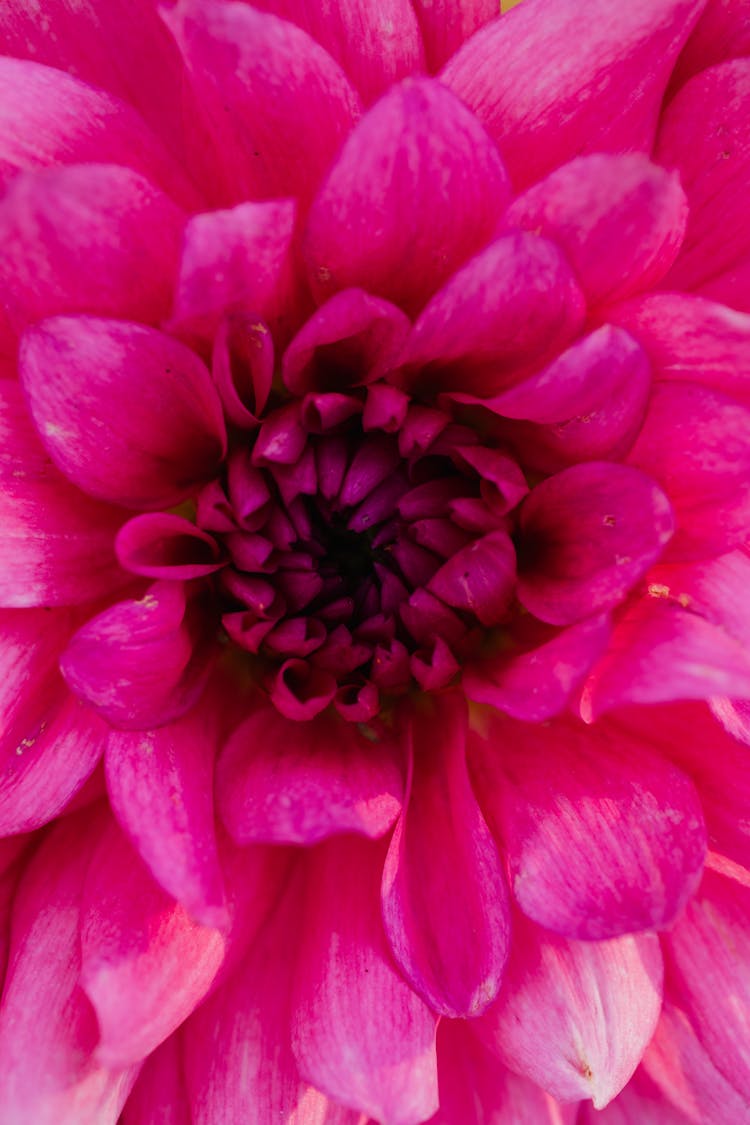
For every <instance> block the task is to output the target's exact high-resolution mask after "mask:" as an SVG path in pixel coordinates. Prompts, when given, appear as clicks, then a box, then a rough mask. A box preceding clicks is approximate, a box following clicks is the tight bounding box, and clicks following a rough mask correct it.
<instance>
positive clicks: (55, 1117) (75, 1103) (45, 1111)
mask: <svg viewBox="0 0 750 1125" xmlns="http://www.w3.org/2000/svg"><path fill="white" fill-rule="evenodd" d="M101 826H102V822H101V816H100V815H99V816H94V817H92V815H91V813H90V812H89V811H86V812H84V813H83V814H81V815H79V816H74V817H70V818H67V819H65V820H63V821H62V822H60V824H59V825H58V826H57V827H56V828H55V829H53V831H52V833H51V834H50V835H49V836H48V837H47V839H46V840H45V841H44V843H43V844H42V846H41V848H40V850H39V851H37V852H36V854H35V856H34V857H33V859H32V861H31V863H30V865H29V867H28V868H27V869H26V871H25V873H24V875H23V878H22V880H21V884H20V887H19V891H18V894H17V897H16V901H15V904H14V909H13V932H12V946H11V957H10V963H9V970H8V976H7V979H6V982H5V991H4V993H3V1003H2V1007H1V1008H0V1051H1V1052H2V1058H3V1066H2V1069H1V1070H0V1119H2V1120H4V1121H8V1122H19V1123H20V1122H24V1123H25V1122H29V1123H31V1122H33V1123H34V1125H115V1122H116V1121H117V1119H118V1115H119V1113H120V1110H121V1108H122V1105H123V1102H124V1101H125V1098H126V1097H127V1094H128V1091H129V1089H130V1086H131V1085H132V1083H133V1080H134V1078H135V1072H134V1070H132V1069H129V1070H125V1071H120V1072H112V1071H109V1070H106V1069H104V1068H103V1067H102V1066H101V1064H100V1063H98V1062H97V1061H96V1060H95V1058H94V1049H95V1047H96V1042H97V1038H98V1028H97V1024H96V1017H95V1014H94V1012H93V1010H92V1008H91V1005H90V1004H89V1002H88V1000H87V999H86V996H85V995H84V993H83V992H82V991H81V989H80V988H79V987H78V979H79V973H80V967H81V952H80V943H79V918H80V897H81V888H82V885H83V881H84V878H85V874H86V868H87V866H88V863H89V861H90V858H91V850H92V848H93V847H95V846H96V842H97V840H98V837H99V835H100V832H101ZM42 1014H43V1018H42Z"/></svg>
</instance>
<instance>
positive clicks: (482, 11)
mask: <svg viewBox="0 0 750 1125" xmlns="http://www.w3.org/2000/svg"><path fill="white" fill-rule="evenodd" d="M412 3H413V6H414V8H415V10H416V13H417V19H418V20H419V26H420V28H421V29H422V38H423V40H424V46H425V52H426V55H427V65H428V67H429V69H430V70H431V71H434V70H439V69H440V67H441V66H442V65H443V63H445V62H447V60H448V59H449V58H450V57H451V55H453V54H454V53H455V52H456V51H457V50H458V48H459V47H460V46H461V44H462V43H463V42H464V41H465V40H466V39H468V38H469V36H471V35H473V34H474V32H475V31H476V30H477V29H478V28H480V27H481V26H482V25H483V24H485V23H488V22H489V21H490V20H491V19H494V18H495V16H497V14H498V11H499V6H498V4H497V0H462V3H460V4H453V3H450V2H449V0H412Z"/></svg>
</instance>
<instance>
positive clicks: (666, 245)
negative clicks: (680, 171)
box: [505, 154, 688, 304]
mask: <svg viewBox="0 0 750 1125" xmlns="http://www.w3.org/2000/svg"><path fill="white" fill-rule="evenodd" d="M687 210H688V209H687V200H686V199H685V193H684V192H683V190H682V188H681V187H680V181H679V178H678V177H677V176H676V175H674V174H672V175H670V174H669V173H668V172H665V171H664V169H663V168H659V167H658V166H657V165H655V164H652V163H651V161H650V160H647V159H646V157H644V156H641V155H635V154H634V155H632V156H631V155H629V156H601V155H596V156H582V157H580V158H579V159H578V160H572V161H571V162H570V163H569V164H565V165H563V167H562V168H558V169H557V171H555V172H552V174H551V175H549V176H547V178H546V179H544V180H542V181H541V183H538V184H535V185H534V187H532V188H529V190H528V191H525V192H524V193H523V194H522V195H520V196H519V197H518V198H517V199H516V200H514V202H513V204H512V206H511V207H510V208H509V210H508V213H507V215H506V217H505V222H506V224H507V225H508V226H511V227H518V228H520V229H521V230H527V231H530V232H533V233H534V234H542V235H544V237H545V238H549V239H552V241H554V242H557V243H558V245H559V246H560V247H561V248H562V249H563V250H564V251H565V255H566V257H567V258H568V260H569V262H570V264H571V265H572V267H573V269H574V271H575V273H576V276H577V277H578V279H579V281H580V282H581V286H582V288H583V291H584V293H585V294H586V297H587V299H588V301H589V302H590V303H592V304H599V303H601V302H604V301H613V300H617V299H619V298H621V297H624V296H628V295H629V294H630V293H633V292H638V291H639V290H644V289H649V288H651V286H653V285H654V284H655V283H656V282H657V281H659V280H660V279H661V278H662V277H663V276H664V274H665V273H666V272H667V270H668V269H669V267H670V266H671V265H672V262H673V261H674V259H675V257H676V256H677V252H678V250H679V248H680V243H681V242H682V237H683V235H684V233H685V224H686V222H687ZM613 246H617V248H618V252H617V253H616V254H613V253H612V247H613Z"/></svg>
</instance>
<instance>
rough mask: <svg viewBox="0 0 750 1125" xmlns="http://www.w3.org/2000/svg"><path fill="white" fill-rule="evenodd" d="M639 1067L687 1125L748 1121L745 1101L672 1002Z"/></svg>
mask: <svg viewBox="0 0 750 1125" xmlns="http://www.w3.org/2000/svg"><path fill="white" fill-rule="evenodd" d="M643 1069H644V1071H645V1073H646V1074H647V1075H648V1077H649V1078H650V1079H651V1080H652V1081H653V1082H655V1083H656V1085H657V1086H658V1087H659V1088H660V1091H661V1094H662V1097H663V1098H665V1099H666V1100H667V1105H669V1103H671V1104H672V1105H674V1106H676V1107H677V1108H678V1109H679V1110H681V1112H682V1113H683V1114H684V1115H685V1119H686V1120H687V1121H688V1122H690V1125H726V1122H728V1121H731V1122H735V1121H736V1122H737V1123H738V1125H747V1122H748V1121H750V1108H748V1104H747V1101H746V1100H745V1098H743V1097H742V1096H741V1095H740V1094H739V1093H738V1092H737V1090H735V1088H734V1086H732V1085H731V1083H729V1082H727V1081H726V1079H725V1078H724V1077H723V1075H722V1074H721V1073H720V1072H719V1071H718V1070H716V1068H715V1067H714V1065H713V1063H712V1062H711V1059H710V1058H709V1056H708V1054H707V1053H706V1051H705V1049H704V1047H703V1046H702V1044H701V1042H700V1040H699V1039H698V1038H697V1036H696V1035H695V1033H694V1032H693V1030H692V1028H691V1026H690V1023H689V1021H688V1019H687V1017H686V1016H685V1014H684V1012H682V1011H681V1010H680V1009H679V1008H678V1007H677V1006H676V1005H675V1004H671V1003H669V1002H667V1003H666V1004H665V1005H664V1009H663V1011H662V1014H661V1019H660V1020H659V1024H658V1027H657V1029H656V1034H655V1035H654V1038H653V1039H652V1040H651V1044H650V1046H649V1049H648V1050H647V1051H646V1054H645V1056H644V1059H643ZM639 1125H640V1123H639Z"/></svg>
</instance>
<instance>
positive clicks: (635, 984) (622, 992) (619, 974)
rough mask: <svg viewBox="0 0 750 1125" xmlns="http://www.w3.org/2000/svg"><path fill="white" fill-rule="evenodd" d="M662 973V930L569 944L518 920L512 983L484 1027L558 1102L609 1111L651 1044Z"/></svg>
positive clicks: (510, 1061)
mask: <svg viewBox="0 0 750 1125" xmlns="http://www.w3.org/2000/svg"><path fill="white" fill-rule="evenodd" d="M662 977H663V967H662V957H661V951H660V949H659V941H658V938H657V937H656V936H655V935H654V934H635V935H633V936H632V937H631V936H628V937H619V938H615V939H613V940H612V941H597V942H581V941H565V940H564V939H562V938H559V937H557V936H555V935H554V934H550V933H545V931H543V930H541V929H539V927H537V926H534V925H533V924H532V923H529V922H526V921H522V920H521V919H519V920H518V924H517V928H516V923H515V920H514V935H513V952H512V954H511V959H510V963H509V965H508V974H507V978H506V981H505V983H504V985H503V989H502V991H501V993H500V998H499V999H498V1001H497V1003H496V1004H495V1005H494V1006H493V1007H492V1008H491V1009H490V1010H489V1012H487V1014H486V1015H485V1016H484V1017H483V1018H482V1019H481V1020H479V1021H478V1023H477V1025H476V1027H477V1031H478V1033H479V1035H480V1038H481V1039H482V1040H483V1041H484V1042H486V1043H487V1044H488V1045H489V1046H491V1047H492V1048H493V1049H494V1050H495V1051H496V1052H497V1053H498V1054H499V1055H500V1058H501V1059H502V1060H503V1062H505V1064H506V1065H507V1066H509V1067H511V1069H513V1070H515V1071H517V1072H518V1073H519V1074H523V1075H524V1076H525V1077H527V1078H530V1079H531V1080H532V1081H533V1082H535V1083H537V1084H538V1085H539V1086H541V1087H542V1088H543V1089H545V1090H547V1091H549V1093H550V1094H552V1095H553V1096H554V1097H556V1098H560V1099H561V1100H562V1101H571V1100H573V1099H578V1098H591V1099H592V1100H593V1103H594V1106H595V1107H596V1108H597V1109H601V1108H602V1107H603V1106H605V1105H606V1104H607V1102H609V1101H610V1100H611V1099H612V1098H613V1097H615V1095H616V1094H617V1093H619V1091H620V1090H621V1089H622V1088H623V1086H624V1085H625V1084H626V1083H627V1081H628V1079H629V1078H630V1077H631V1075H632V1074H633V1071H634V1070H635V1068H636V1067H637V1065H638V1063H639V1062H640V1059H641V1055H642V1054H643V1052H644V1050H645V1048H646V1046H647V1045H648V1041H649V1039H650V1038H651V1036H652V1034H653V1032H654V1028H655V1027H656V1022H657V1020H658V1018H659V1011H660V1009H661V998H662Z"/></svg>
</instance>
